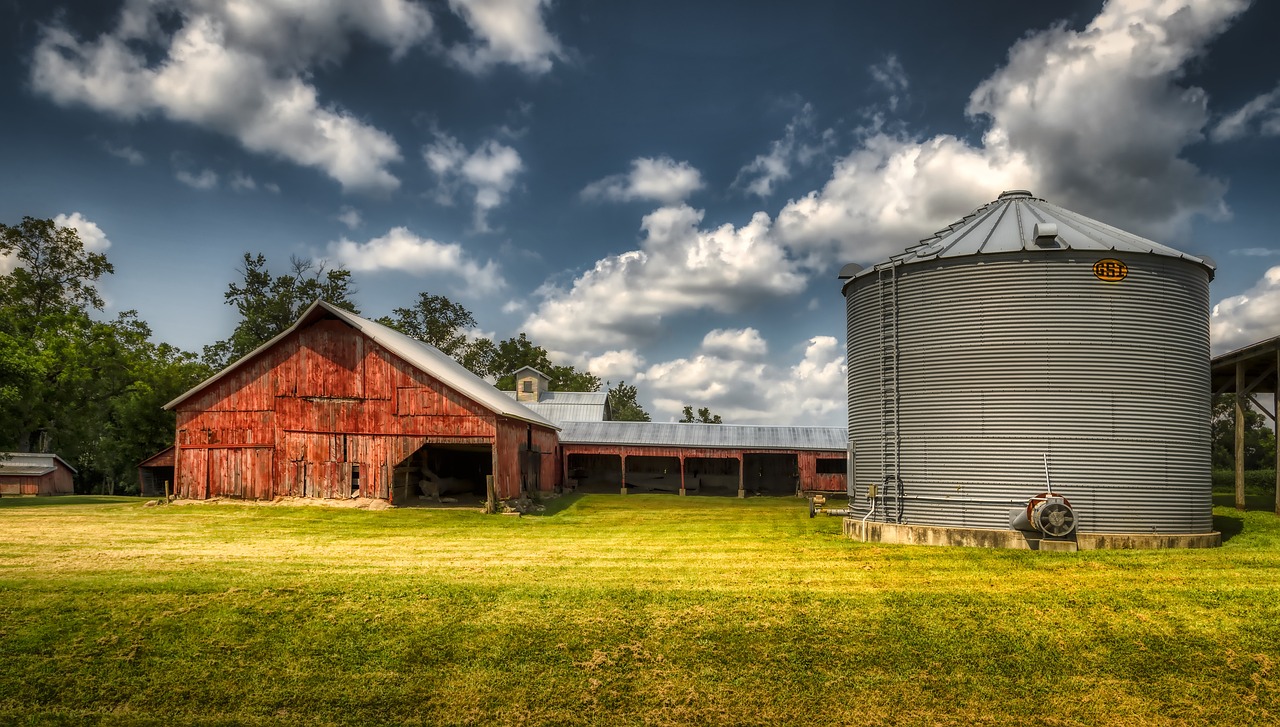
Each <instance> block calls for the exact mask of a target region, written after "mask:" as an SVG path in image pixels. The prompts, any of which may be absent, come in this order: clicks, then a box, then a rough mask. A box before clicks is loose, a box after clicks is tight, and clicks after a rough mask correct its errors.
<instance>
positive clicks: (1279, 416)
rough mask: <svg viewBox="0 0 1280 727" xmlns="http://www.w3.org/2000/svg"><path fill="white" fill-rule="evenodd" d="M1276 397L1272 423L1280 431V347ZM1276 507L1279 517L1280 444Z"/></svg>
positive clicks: (1277, 360)
mask: <svg viewBox="0 0 1280 727" xmlns="http://www.w3.org/2000/svg"><path fill="white" fill-rule="evenodd" d="M1275 391H1276V398H1275V401H1274V402H1272V404H1271V406H1272V408H1273V409H1274V410H1275V414H1276V415H1275V416H1274V417H1272V420H1271V423H1272V424H1274V425H1275V429H1276V431H1277V432H1280V348H1277V349H1276V388H1275ZM1274 467H1275V468H1276V509H1275V513H1276V516H1277V517H1280V446H1277V447H1276V461H1275V464H1274Z"/></svg>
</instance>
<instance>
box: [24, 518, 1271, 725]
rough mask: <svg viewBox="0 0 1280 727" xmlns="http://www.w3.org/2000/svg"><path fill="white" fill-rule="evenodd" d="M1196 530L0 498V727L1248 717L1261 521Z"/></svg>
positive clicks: (1262, 694)
mask: <svg viewBox="0 0 1280 727" xmlns="http://www.w3.org/2000/svg"><path fill="white" fill-rule="evenodd" d="M1268 509H1269V508H1268ZM1215 512H1216V514H1217V516H1218V517H1217V518H1216V522H1217V523H1218V525H1219V527H1220V528H1221V529H1222V530H1223V532H1224V533H1225V534H1226V535H1227V536H1228V537H1227V541H1226V543H1225V545H1224V547H1222V548H1220V549H1215V550H1195V551H1191V550H1188V551H1172V552H1171V551H1164V552H1159V551H1111V552H1107V551H1093V552H1082V553H1036V552H1028V551H992V550H979V549H947V548H927V547H911V546H884V545H870V544H862V543H856V542H852V541H849V540H846V539H844V538H842V537H841V536H840V522H839V520H837V519H834V518H831V519H826V518H818V519H814V520H810V519H809V518H808V511H807V508H806V506H805V503H804V501H803V500H799V499H795V498H753V499H748V500H745V501H743V500H736V499H730V498H724V499H720V498H700V497H687V498H680V497H676V496H672V495H627V496H620V495H588V496H580V497H574V496H570V497H566V498H560V499H558V500H554V501H552V502H551V503H549V507H548V508H547V510H546V512H545V513H544V514H542V515H539V516H532V517H523V518H515V517H509V516H506V517H504V516H485V515H483V514H480V513H478V512H472V511H464V510H456V509H455V510H430V509H412V510H389V511H382V512H366V511H360V510H336V509H327V508H314V507H299V508H279V507H256V506H251V505H203V506H196V505H192V506H161V507H143V506H142V504H141V501H138V500H129V499H126V498H44V499H39V500H35V499H9V498H5V499H0V724H63V723H67V724H84V723H89V724H94V723H102V724H157V725H159V724H170V723H174V722H179V723H199V724H383V723H393V724H494V723H527V724H555V725H560V724H771V725H773V724H956V725H959V724H975V723H977V724H1019V725H1022V724H1035V723H1041V724H1159V725H1175V724H1248V723H1254V724H1269V723H1275V722H1276V721H1277V720H1280V683H1278V682H1277V669H1280V667H1278V666H1277V661H1280V521H1277V519H1276V518H1275V517H1274V516H1273V515H1272V514H1270V512H1268V511H1261V512H1247V513H1237V512H1236V511H1234V510H1231V509H1227V508H1219V509H1217V510H1216V511H1215Z"/></svg>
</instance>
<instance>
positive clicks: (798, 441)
mask: <svg viewBox="0 0 1280 727" xmlns="http://www.w3.org/2000/svg"><path fill="white" fill-rule="evenodd" d="M561 427H562V430H561V432H560V451H561V455H562V457H563V458H564V465H563V466H564V471H565V473H566V477H568V478H570V479H571V480H572V481H574V482H575V483H576V484H583V485H603V486H612V487H618V488H619V489H620V490H621V491H622V492H626V491H627V488H628V487H631V488H638V489H651V490H664V491H670V492H679V493H680V494H682V495H683V494H686V493H688V492H707V493H716V492H719V493H723V494H737V495H738V496H739V497H743V496H745V495H747V494H748V493H750V494H774V495H793V494H797V493H800V492H844V491H845V480H846V463H847V458H846V449H845V448H846V446H847V435H846V433H845V430H844V429H840V428H837V427H776V426H742V425H732V424H679V423H671V422H611V421H610V422H563V423H561Z"/></svg>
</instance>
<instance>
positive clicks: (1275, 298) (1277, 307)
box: [1209, 265, 1280, 354]
mask: <svg viewBox="0 0 1280 727" xmlns="http://www.w3.org/2000/svg"><path fill="white" fill-rule="evenodd" d="M1276 336H1280V265H1277V266H1275V267H1273V268H1271V269H1269V270H1267V272H1266V273H1264V274H1263V276H1262V279H1261V280H1259V281H1258V282H1257V283H1256V284H1255V285H1254V286H1253V287H1252V288H1250V289H1248V290H1246V291H1245V292H1243V293H1241V294H1240V295H1233V296H1231V297H1230V298H1223V299H1222V300H1220V301H1218V304H1217V305H1215V306H1213V313H1212V315H1211V316H1210V317H1209V340H1210V341H1211V342H1212V346H1213V352H1214V353H1215V354H1219V353H1223V352H1225V351H1231V350H1233V349H1237V348H1240V347H1241V346H1247V345H1249V344H1251V343H1254V342H1256V341H1261V340H1265V339H1268V338H1274V337H1276Z"/></svg>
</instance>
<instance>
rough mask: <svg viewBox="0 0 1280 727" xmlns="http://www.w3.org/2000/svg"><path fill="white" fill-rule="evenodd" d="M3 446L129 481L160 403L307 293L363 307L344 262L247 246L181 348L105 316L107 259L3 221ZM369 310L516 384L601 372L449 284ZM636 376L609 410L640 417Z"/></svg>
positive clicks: (290, 312) (262, 336)
mask: <svg viewBox="0 0 1280 727" xmlns="http://www.w3.org/2000/svg"><path fill="white" fill-rule="evenodd" d="M0 263H2V264H3V267H0V270H3V269H4V268H8V270H7V272H3V274H0V451H18V452H53V453H57V454H58V455H59V456H61V457H62V458H63V459H65V460H67V461H68V462H69V463H71V465H72V466H73V467H75V468H76V470H77V473H78V474H77V483H76V486H77V491H82V492H110V493H118V494H126V493H133V492H136V491H137V488H138V482H137V465H138V463H139V462H141V461H142V460H144V459H146V458H147V457H149V456H150V455H152V454H155V453H156V452H159V451H161V450H163V449H164V448H166V447H168V446H169V445H171V444H172V443H173V436H174V429H175V414H174V413H173V412H169V411H165V410H164V409H163V408H162V407H163V406H164V404H166V403H167V402H169V401H172V400H173V399H175V398H177V397H178V396H179V395H181V394H182V393H183V392H185V391H187V390H189V389H191V388H192V387H194V386H195V385H197V384H198V383H200V382H201V381H203V380H205V379H207V378H208V377H210V376H212V375H213V374H214V373H216V372H217V371H219V370H221V369H222V368H224V367H226V366H227V365H229V364H231V363H233V362H235V361H236V360H238V359H239V358H241V357H243V356H244V355H246V354H248V353H250V352H252V351H253V350H254V349H256V348H257V347H259V346H261V345H262V344H263V343H265V342H267V341H269V340H271V339H272V338H274V337H275V336H276V335H278V334H280V333H282V332H283V331H285V330H286V329H287V328H288V327H289V326H291V325H293V323H294V321H296V320H297V319H298V316H300V315H301V314H302V312H303V311H304V310H305V309H306V308H307V306H309V305H310V304H311V303H312V302H313V301H315V300H316V299H317V298H323V299H324V300H326V301H328V302H330V303H332V304H334V305H336V306H339V307H341V308H344V309H346V310H349V311H351V312H353V313H356V314H359V313H360V310H359V309H358V308H357V306H356V303H355V293H356V291H355V288H354V285H353V283H352V280H351V273H350V271H348V270H346V269H343V268H340V267H339V268H330V267H328V266H327V265H326V264H325V263H324V262H316V261H312V260H306V259H302V258H292V259H291V260H290V261H289V267H288V268H287V269H286V270H285V271H284V272H283V273H281V274H275V273H273V272H272V271H271V270H270V269H269V268H268V265H267V261H266V258H265V257H264V256H263V255H261V254H251V253H245V255H244V258H243V260H242V264H241V265H240V266H239V267H238V268H237V270H236V273H237V277H236V279H235V280H233V281H232V282H231V283H229V284H228V286H227V291H226V294H225V296H224V299H225V302H226V304H227V305H229V306H232V307H233V308H234V309H235V310H236V312H237V314H238V315H237V319H236V321H237V322H236V325H235V328H234V329H233V330H232V332H231V335H229V336H228V337H227V338H226V339H224V340H220V341H216V342H214V343H212V344H209V345H207V346H205V347H204V348H203V350H202V351H201V352H200V353H196V352H192V351H184V350H182V349H180V348H178V347H176V346H172V345H170V344H168V343H161V342H156V341H155V340H154V339H153V335H152V331H151V328H150V327H149V326H148V325H147V323H146V321H143V320H142V319H141V318H140V317H139V316H138V313H137V311H133V310H128V311H124V312H121V313H119V314H117V315H116V316H115V318H114V319H109V320H103V319H102V315H101V314H102V313H103V310H104V308H105V303H104V301H103V299H102V296H101V294H100V293H99V291H98V285H99V283H100V281H101V280H102V278H103V277H104V276H106V275H110V274H112V273H114V272H115V267H114V266H113V265H112V263H111V262H110V261H109V260H108V259H107V256H106V255H105V254H103V253H100V252H92V251H89V250H86V249H85V247H84V244H83V242H82V241H81V240H80V237H79V234H78V233H77V232H76V230H75V229H73V228H70V227H59V226H57V225H56V224H55V223H54V222H53V221H52V220H48V219H36V218H33V217H24V218H23V219H22V221H21V222H20V223H18V224H15V225H6V224H0ZM377 320H378V322H380V323H382V324H384V325H387V326H390V327H392V328H395V329H396V330H399V331H401V332H402V333H404V334H405V335H408V336H410V337H412V338H415V339H417V340H420V341H424V342H426V343H429V344H431V345H433V346H436V347H437V348H439V349H440V350H442V351H444V352H445V353H447V354H448V355H450V356H452V357H454V358H455V359H456V360H458V361H459V362H460V363H461V364H462V365H463V366H466V367H467V368H468V369H470V370H471V371H473V372H474V373H476V374H477V375H479V376H482V377H486V378H489V379H496V380H497V385H498V386H499V388H503V387H504V386H505V388H507V389H514V381H513V379H512V377H511V375H510V374H511V372H513V371H515V370H517V369H519V368H520V367H522V366H532V367H534V368H536V369H538V370H540V371H542V372H543V373H545V374H547V375H548V376H549V377H550V378H551V384H550V388H551V389H552V390H560V391H599V390H600V388H601V381H600V379H599V377H597V376H595V375H593V374H591V373H590V372H587V371H579V370H577V369H575V368H574V367H572V366H561V365H557V364H554V363H553V362H552V361H551V360H550V358H549V356H548V354H547V351H546V349H544V348H542V347H541V346H538V345H536V344H535V343H533V342H532V341H530V340H529V339H528V337H527V336H526V335H525V334H524V333H521V334H519V335H517V336H515V337H512V338H508V339H506V340H503V341H493V340H490V339H488V338H484V337H478V336H474V335H470V333H471V331H472V330H474V329H475V328H476V326H477V323H476V320H475V316H474V315H473V314H472V313H471V312H470V311H469V310H467V309H466V308H465V307H464V306H462V305H461V304H459V303H456V302H454V301H452V300H450V299H448V298H447V297H445V296H441V295H434V294H431V293H429V292H425V291H424V292H422V293H419V294H418V296H417V299H416V300H414V301H412V302H411V304H410V305H408V306H406V307H403V308H396V309H395V310H393V311H392V314H391V315H390V316H384V317H381V318H378V319H377ZM638 393H639V392H638V391H637V389H636V387H635V386H634V385H628V384H626V382H619V383H618V384H617V385H616V386H610V387H609V389H608V397H609V402H610V404H611V408H612V412H613V416H614V418H615V419H623V420H639V421H648V420H649V415H648V413H647V412H645V410H644V408H643V407H642V406H641V405H640V404H639V401H638Z"/></svg>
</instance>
